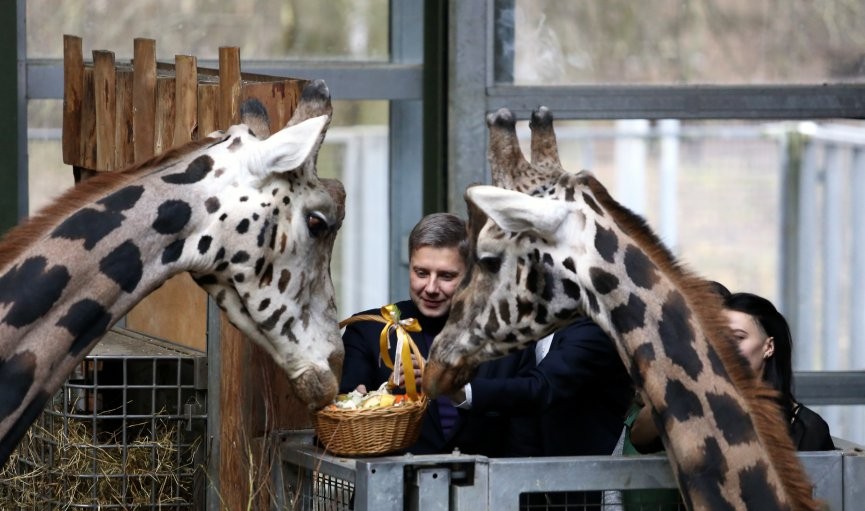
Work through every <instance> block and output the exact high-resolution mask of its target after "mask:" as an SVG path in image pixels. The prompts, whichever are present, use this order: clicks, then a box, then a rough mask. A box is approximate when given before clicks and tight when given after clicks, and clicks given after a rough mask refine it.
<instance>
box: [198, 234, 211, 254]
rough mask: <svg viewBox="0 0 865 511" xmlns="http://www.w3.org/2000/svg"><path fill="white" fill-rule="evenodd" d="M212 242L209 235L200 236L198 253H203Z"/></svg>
mask: <svg viewBox="0 0 865 511" xmlns="http://www.w3.org/2000/svg"><path fill="white" fill-rule="evenodd" d="M212 242H213V238H212V237H210V236H202V237H201V238H199V239H198V253H199V254H201V255H204V254H206V253H207V251H208V250H210V244H211V243H212Z"/></svg>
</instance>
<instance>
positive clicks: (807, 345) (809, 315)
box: [788, 140, 819, 370]
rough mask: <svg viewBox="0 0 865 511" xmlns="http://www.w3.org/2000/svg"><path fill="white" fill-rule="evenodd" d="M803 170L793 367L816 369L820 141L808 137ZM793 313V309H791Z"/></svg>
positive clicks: (800, 195) (799, 211) (800, 180)
mask: <svg viewBox="0 0 865 511" xmlns="http://www.w3.org/2000/svg"><path fill="white" fill-rule="evenodd" d="M804 144H805V146H804V150H803V154H802V165H801V168H800V173H799V186H798V188H799V205H798V208H797V211H798V220H797V227H798V229H797V232H798V239H797V242H798V246H797V247H796V252H797V255H798V260H797V266H796V291H797V296H796V310H795V316H794V318H795V319H794V321H795V322H796V328H795V334H796V338H797V339H799V341H798V342H797V343H796V346H795V347H794V348H793V369H799V370H805V369H814V367H812V366H811V365H812V361H813V360H814V353H815V352H816V349H815V347H814V346H813V344H812V343H811V342H808V341H810V340H811V339H814V337H815V336H816V331H815V319H814V305H813V302H814V292H813V290H814V285H813V281H814V268H815V267H816V264H817V255H816V252H817V248H816V245H815V241H816V240H815V239H814V238H815V233H816V232H817V199H816V197H815V192H816V190H817V189H818V187H819V171H818V169H817V144H815V143H813V142H811V141H809V140H806V141H805V142H804ZM788 314H789V313H788Z"/></svg>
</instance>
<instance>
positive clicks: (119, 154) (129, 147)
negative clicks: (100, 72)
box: [114, 68, 135, 169]
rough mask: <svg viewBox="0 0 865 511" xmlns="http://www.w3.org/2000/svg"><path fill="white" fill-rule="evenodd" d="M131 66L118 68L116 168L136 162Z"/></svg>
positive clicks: (115, 135)
mask: <svg viewBox="0 0 865 511" xmlns="http://www.w3.org/2000/svg"><path fill="white" fill-rule="evenodd" d="M133 76H134V75H133V73H132V69H131V68H124V69H118V70H117V74H116V80H117V92H116V96H115V101H116V103H117V111H116V120H115V124H114V168H115V169H124V168H126V167H128V166H129V165H132V164H133V163H134V162H135V146H134V144H135V139H134V136H133V135H134V133H135V132H134V131H133V127H132V108H133V107H132V88H133Z"/></svg>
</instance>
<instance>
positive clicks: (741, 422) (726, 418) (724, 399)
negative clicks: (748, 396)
mask: <svg viewBox="0 0 865 511" xmlns="http://www.w3.org/2000/svg"><path fill="white" fill-rule="evenodd" d="M706 401H707V402H708V403H709V409H711V410H712V413H713V416H714V417H715V423H717V424H718V429H720V430H721V433H722V434H723V435H724V439H725V440H726V441H727V443H728V444H730V445H738V444H742V443H747V442H753V441H756V440H757V436H756V433H755V432H754V424H753V423H752V421H751V417H750V416H749V415H748V413H747V412H746V411H745V410H744V409H743V408H742V407H741V406H740V405H739V403H738V402H737V401H736V400H735V399H733V396H730V395H727V394H716V393H713V392H710V393H707V394H706Z"/></svg>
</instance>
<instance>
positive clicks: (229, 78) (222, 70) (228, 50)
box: [219, 46, 240, 129]
mask: <svg viewBox="0 0 865 511" xmlns="http://www.w3.org/2000/svg"><path fill="white" fill-rule="evenodd" d="M238 121H240V48H238V47H236V46H228V47H226V46H223V47H221V48H219V127H220V129H227V128H228V127H229V126H231V125H233V124H237V123H238Z"/></svg>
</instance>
